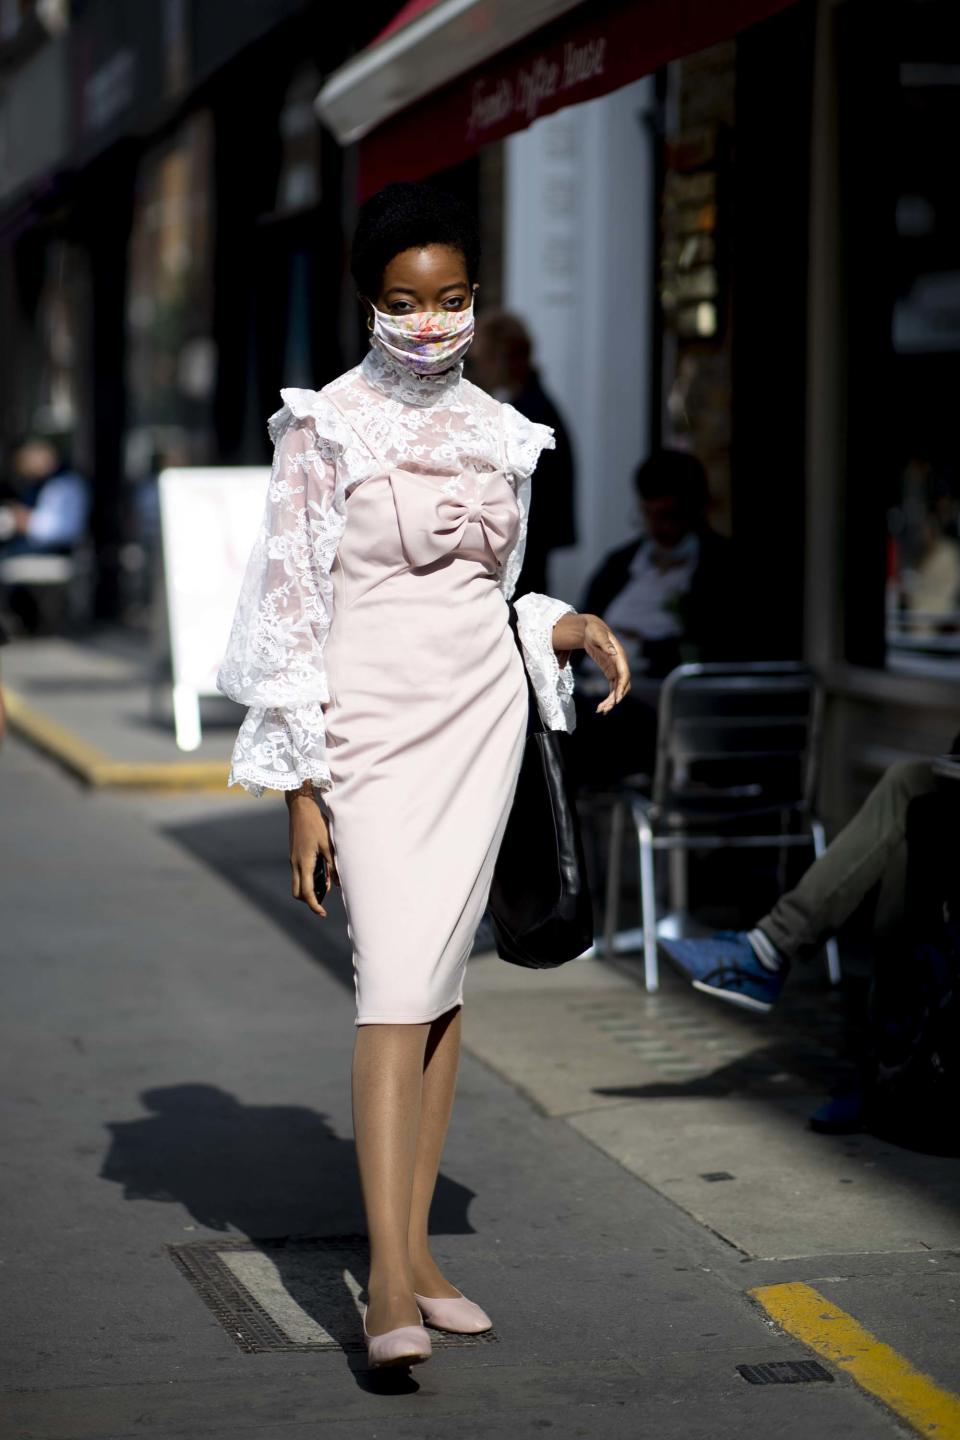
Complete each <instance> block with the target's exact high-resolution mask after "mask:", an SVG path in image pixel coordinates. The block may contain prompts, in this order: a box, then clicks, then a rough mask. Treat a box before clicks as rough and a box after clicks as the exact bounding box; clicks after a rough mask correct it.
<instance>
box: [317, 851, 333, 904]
mask: <svg viewBox="0 0 960 1440" xmlns="http://www.w3.org/2000/svg"><path fill="white" fill-rule="evenodd" d="M329 889H330V866H329V865H328V864H327V860H326V856H325V855H318V856H317V866H316V869H315V870H314V872H313V893H314V895H316V897H317V899H318V900H319V901H320V902H321V903H322V902H323V900H324V899H325V897H326V894H327V891H328V890H329Z"/></svg>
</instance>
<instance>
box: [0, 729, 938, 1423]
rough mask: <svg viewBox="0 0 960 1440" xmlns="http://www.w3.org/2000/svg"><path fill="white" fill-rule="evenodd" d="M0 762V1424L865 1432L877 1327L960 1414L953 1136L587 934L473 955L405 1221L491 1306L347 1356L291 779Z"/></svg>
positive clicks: (348, 1155) (809, 1048)
mask: <svg viewBox="0 0 960 1440" xmlns="http://www.w3.org/2000/svg"><path fill="white" fill-rule="evenodd" d="M0 791H2V802H3V804H4V807H5V813H6V814H7V815H13V816H16V817H17V819H16V827H17V828H16V844H15V845H12V846H9V847H8V850H9V853H8V857H7V863H6V864H5V866H4V867H3V870H2V871H0V904H2V906H3V913H4V916H5V920H6V924H5V930H6V934H5V945H4V950H5V964H4V966H3V967H2V969H0V984H2V987H3V988H2V994H0V1046H2V1051H3V1054H4V1057H5V1060H6V1064H7V1072H8V1073H7V1077H6V1084H5V1086H4V1093H5V1096H6V1099H5V1101H4V1105H3V1112H2V1113H3V1122H2V1138H3V1145H4V1155H5V1161H6V1167H5V1168H6V1174H7V1177H8V1178H7V1189H8V1195H9V1200H10V1203H9V1204H8V1207H7V1211H8V1215H7V1221H6V1224H5V1226H4V1248H5V1252H6V1254H5V1266H4V1269H5V1295H6V1306H7V1312H8V1322H7V1336H8V1339H7V1343H6V1345H5V1347H4V1350H3V1352H2V1354H3V1358H2V1362H0V1365H2V1380H0V1384H2V1389H3V1395H2V1399H0V1440H127V1437H131V1440H132V1437H133V1436H138V1437H143V1436H146V1437H150V1440H175V1437H176V1440H201V1437H202V1440H228V1437H229V1440H236V1437H238V1436H250V1437H251V1440H307V1437H311V1440H312V1437H314V1436H316V1435H317V1434H318V1433H321V1432H322V1433H323V1435H324V1436H325V1437H326V1436H329V1437H331V1440H340V1437H343V1440H346V1437H363V1440H367V1437H370V1440H373V1437H374V1436H381V1435H384V1436H390V1437H391V1440H393V1437H399V1440H404V1437H411V1440H413V1437H417V1440H421V1437H425V1440H433V1437H437V1440H439V1437H440V1436H444V1437H447V1436H449V1435H450V1434H451V1433H456V1434H458V1435H460V1436H463V1437H464V1440H475V1437H477V1440H488V1437H490V1440H499V1437H501V1436H502V1437H507V1436H509V1437H511V1440H513V1437H518V1440H525V1437H532V1436H533V1435H542V1434H543V1433H545V1432H549V1433H552V1434H554V1435H556V1436H557V1437H558V1440H572V1437H575V1436H585V1437H593V1436H595V1435H596V1436H599V1435H603V1436H607V1437H613V1440H618V1437H623V1440H635V1437H636V1436H638V1435H650V1436H655V1437H657V1440H681V1437H683V1440H688V1437H693V1440H742V1437H743V1436H745V1435H748V1434H755V1433H756V1434H763V1435H767V1434H774V1433H775V1434H777V1435H778V1437H779V1440H810V1437H811V1436H814V1435H818V1436H819V1435H822V1436H825V1437H828V1440H833V1437H839V1436H841V1435H843V1436H844V1437H850V1440H875V1437H876V1440H881V1437H893V1436H895V1435H897V1434H902V1433H904V1430H903V1428H902V1425H901V1421H900V1420H899V1419H895V1418H894V1415H893V1413H891V1411H890V1410H888V1409H885V1408H881V1406H880V1405H879V1404H878V1403H877V1400H876V1399H875V1398H872V1396H871V1394H868V1393H867V1391H866V1390H862V1389H860V1388H858V1385H857V1384H856V1383H854V1380H853V1379H852V1378H851V1374H850V1373H849V1372H850V1368H851V1366H857V1365H859V1366H860V1370H859V1371H858V1372H857V1373H858V1375H859V1380H860V1383H861V1384H863V1385H866V1386H867V1390H869V1389H870V1385H869V1383H868V1382H869V1380H870V1375H871V1373H873V1372H871V1371H870V1365H871V1363H872V1364H874V1369H875V1370H876V1367H877V1366H878V1365H879V1366H880V1370H881V1372H882V1376H887V1377H888V1381H889V1384H888V1390H889V1387H890V1386H892V1391H889V1393H887V1394H886V1397H885V1398H886V1400H887V1403H888V1404H891V1405H893V1406H894V1409H896V1408H897V1406H899V1407H900V1409H899V1411H898V1412H897V1413H899V1414H900V1415H904V1414H905V1413H907V1412H908V1410H909V1405H910V1404H914V1405H915V1406H916V1405H920V1406H921V1408H920V1410H919V1411H917V1410H914V1411H913V1412H909V1413H911V1414H912V1415H913V1421H912V1423H913V1424H914V1428H915V1430H917V1431H918V1433H925V1434H929V1435H935V1436H936V1437H937V1440H955V1437H957V1436H958V1435H960V1408H958V1407H960V1402H958V1401H957V1400H956V1398H955V1395H951V1394H950V1393H948V1392H949V1391H953V1392H956V1391H957V1390H958V1389H960V1354H958V1351H957V1347H956V1344H955V1339H954V1337H955V1333H956V1314H955V1311H956V1294H957V1291H956V1284H957V1272H958V1270H960V1260H958V1257H957V1255H956V1253H955V1251H956V1248H957V1246H958V1242H960V1224H958V1221H957V1204H956V1202H957V1198H958V1190H957V1176H956V1168H957V1167H956V1162H949V1161H929V1163H927V1162H928V1160H929V1157H915V1156H909V1157H907V1156H904V1155H903V1154H902V1153H901V1152H897V1153H896V1154H892V1152H891V1147H882V1146H879V1145H875V1144H873V1143H872V1142H869V1141H867V1140H862V1141H861V1139H860V1138H859V1137H858V1138H857V1139H856V1140H855V1141H850V1142H845V1141H829V1140H819V1139H817V1137H811V1136H807V1135H806V1134H805V1132H804V1130H803V1127H802V1115H803V1113H804V1112H805V1108H806V1107H807V1105H808V1104H809V1102H810V1100H811V1099H812V1098H813V1092H814V1090H815V1088H816V1085H817V1084H819V1083H822V1078H823V1076H822V1072H821V1071H820V1070H819V1069H818V1066H819V1063H820V1060H819V1059H816V1060H815V1059H814V1058H813V1057H815V1056H817V1055H818V1054H819V1052H818V1050H817V1049H816V1047H815V1046H813V1045H812V1043H811V1042H810V1040H809V1038H808V1037H807V1036H805V1035H803V1034H801V1037H800V1043H799V1045H798V1043H797V1041H796V1039H794V1040H793V1041H790V1042H789V1043H788V1041H787V1039H786V1038H781V1037H780V1036H779V1034H778V1035H777V1036H776V1038H771V1032H769V1031H764V1030H762V1029H761V1028H756V1029H754V1028H750V1029H749V1033H747V1032H744V1031H742V1030H741V1027H740V1026H739V1017H733V1019H731V1017H729V1016H728V1015H727V1014H726V1012H720V1014H718V1013H717V1012H716V1010H711V1009H708V1008H706V1006H705V1002H701V1001H700V1000H698V999H697V1000H695V999H693V998H692V997H691V995H690V994H689V993H688V992H687V991H685V990H684V989H683V988H682V987H680V986H679V985H676V984H672V983H671V984H669V985H668V986H665V989H664V992H663V993H662V995H660V996H658V997H653V998H650V997H647V996H646V995H645V994H644V993H643V992H642V991H641V990H639V989H638V988H637V986H636V985H635V984H634V982H633V980H632V979H631V978H630V977H629V976H628V975H625V974H623V973H620V972H618V971H615V970H611V969H608V968H607V967H605V966H603V965H601V964H599V963H591V962H585V963H584V962H581V963H576V964H574V965H571V966H568V967H566V968H565V969H563V970H561V971H558V972H556V974H553V975H534V974H526V973H524V972H521V971H519V970H516V969H514V967H510V966H506V965H503V964H502V962H499V961H497V960H495V959H493V958H479V959H477V960H474V961H473V962H471V966H470V973H469V975H468V981H467V1005H466V1010H465V1031H466V1041H467V1046H468V1053H467V1055H466V1056H465V1059H464V1064H463V1070H462V1077H461V1085H460V1095H459V1101H458V1108H457V1112H456V1115H455V1119H454V1125H453V1128H452V1132H451V1137H450V1143H449V1146H448V1150H447V1154H446V1157H445V1161H444V1169H443V1178H442V1182H441V1186H440V1189H439V1192H438V1197H437V1204H436V1209H435V1221H436V1225H435V1228H436V1232H437V1252H438V1255H439V1258H440V1259H441V1263H443V1264H444V1265H445V1266H446V1267H447V1269H448V1271H449V1273H450V1274H451V1275H452V1276H453V1277H454V1278H455V1280H456V1281H457V1283H458V1284H460V1285H461V1286H462V1287H463V1289H464V1290H465V1291H466V1293H468V1294H475V1295H476V1297H477V1298H478V1299H479V1300H481V1301H482V1303H484V1304H485V1305H486V1306H487V1307H488V1308H489V1309H490V1310H491V1312H492V1313H493V1315H494V1318H495V1322H496V1326H497V1329H496V1333H495V1336H494V1337H493V1338H489V1339H486V1340H484V1341H482V1342H479V1343H457V1344H453V1345H449V1344H448V1345H440V1344H438V1346H437V1349H436V1354H435V1356H434V1359H433V1360H432V1361H431V1362H430V1364H429V1365H427V1366H423V1367H420V1368H418V1370H416V1371H414V1372H412V1375H411V1377H410V1378H409V1380H402V1379H401V1380H399V1381H397V1380H394V1381H393V1382H386V1381H384V1380H382V1379H380V1378H379V1377H371V1376H370V1375H369V1373H368V1372H367V1371H366V1369H365V1357H364V1356H363V1354H362V1352H361V1351H359V1350H358V1349H357V1345H358V1341H359V1316H358V1314H357V1306H356V1300H357V1296H358V1294H359V1292H360V1290H361V1288H362V1285H363V1281H364V1255H363V1248H362V1242H358V1240H357V1238H356V1237H357V1235H358V1233H360V1232H361V1231H362V1213H361V1209H360V1205H359V1197H358V1193H357V1186H356V1180H355V1176H354V1170H353V1160H352V1151H351V1145H350V1134H351V1127H350V1114H349V1091H348V1075H349V1056H350V1049H351V1046H352V1041H353V1025H352V1021H353V997H352V987H351V977H350V964H349V950H348V946H347V943H346V936H345V933H344V929H343V923H342V917H338V918H334V919H331V922H330V923H329V925H328V926H322V925H318V923H317V922H316V920H315V919H314V917H311V916H310V915H309V914H308V913H307V912H306V911H304V910H303V909H302V907H299V906H295V905H294V904H293V903H292V902H289V901H287V898H286V896H287V889H288V881H287V876H286V873H285V871H286V862H285V858H284V855H285V851H284V844H285V818H286V817H285V812H284V807H283V805H282V802H280V801H279V800H272V799H264V800H263V801H261V802H259V803H258V804H256V805H255V804H253V803H251V804H249V805H246V806H237V805H236V804H235V803H234V800H233V798H232V797H231V796H227V795H224V794H220V795H214V794H186V795H184V794H171V795H155V796H149V795H143V794H137V795H133V794H124V793H122V792H111V791H93V792H91V791H85V790H82V789H80V788H79V787H78V786H77V785H76V784H75V783H74V782H73V781H72V780H70V779H68V778H67V777H66V776H64V775H62V774H59V773H57V771H56V770H54V769H52V768H51V767H50V766H49V765H48V764H47V763H46V762H44V761H43V760H41V759H40V758H39V757H38V756H37V755H36V754H34V753H31V751H29V750H28V749H26V748H24V747H23V746H21V745H20V744H19V743H18V742H17V741H16V740H14V741H13V743H12V744H10V745H9V746H8V747H6V748H5V750H4V752H3V753H2V756H0ZM817 994H818V995H819V992H817ZM798 1003H800V1002H798ZM804 1003H806V1002H804ZM731 1026H732V1028H731ZM745 1036H746V1037H747V1038H746V1039H745V1038H744V1037H745ZM737 1046H738V1047H739V1051H738V1053H739V1055H740V1057H741V1061H742V1063H740V1064H738V1062H737V1058H736V1055H734V1053H733V1052H734V1049H735V1048H736V1047H737ZM791 1047H792V1048H791ZM773 1051H776V1068H774V1069H773V1070H772V1073H771V1072H770V1065H769V1064H768V1063H767V1062H769V1061H770V1057H771V1053H772V1052H773ZM804 1054H806V1055H807V1057H808V1058H807V1060H806V1062H802V1056H803V1055H804ZM750 1055H752V1056H753V1057H754V1061H755V1067H756V1068H755V1071H754V1072H753V1073H752V1077H751V1070H750V1064H749V1063H748V1061H747V1058H746V1057H749V1056H750ZM798 1057H801V1058H798ZM761 1060H762V1061H763V1063H761ZM803 1063H806V1065H807V1066H808V1069H807V1071H806V1078H805V1072H804V1071H803V1068H802V1064H803ZM796 1067H799V1068H796ZM781 1074H785V1075H788V1076H789V1077H790V1078H789V1079H788V1080H787V1081H784V1080H780V1079H777V1076H778V1075H781ZM705 1077H706V1079H705ZM710 1077H712V1086H711V1083H708V1082H709V1081H710ZM780 1087H782V1089H783V1092H784V1093H783V1098H781V1089H780ZM847 1182H851V1183H847ZM798 1192H799V1193H798ZM818 1206H819V1207H820V1212H819V1213H822V1215H823V1216H824V1223H823V1225H822V1226H820V1227H818V1225H817V1220H816V1217H817V1214H818ZM911 1215H912V1216H913V1217H914V1219H913V1221H911V1219H910V1217H911ZM858 1217H859V1219H858ZM811 1296H813V1297H814V1299H813V1301H812V1302H811V1301H810V1297H811ZM804 1297H806V1301H805V1303H806V1307H807V1308H806V1310H804V1305H803V1303H801V1302H804ZM811 1303H812V1305H813V1318H812V1319H811V1314H810V1304H811ZM836 1307H840V1308H839V1309H837V1308H836ZM835 1311H836V1313H834V1312H835ZM773 1315H775V1316H776V1317H777V1320H778V1323H777V1324H774V1322H773V1320H772V1319H771V1318H770V1317H771V1316H773ZM837 1315H840V1316H841V1317H845V1318H841V1319H840V1320H839V1321H838V1320H837V1318H836V1317H837ZM824 1316H826V1317H827V1319H828V1320H829V1321H830V1323H831V1324H833V1325H834V1326H835V1327H837V1326H839V1329H835V1332H834V1333H836V1334H839V1335H841V1336H842V1337H843V1340H844V1346H843V1347H841V1348H839V1349H838V1347H837V1346H836V1344H834V1346H833V1350H831V1349H830V1345H831V1343H832V1342H831V1339H830V1335H829V1334H827V1333H826V1331H828V1330H829V1325H827V1323H826V1321H825V1320H824ZM848 1322H849V1324H852V1325H854V1327H855V1328H856V1326H857V1324H859V1325H860V1326H863V1327H866V1331H869V1332H872V1333H871V1334H867V1335H866V1338H865V1339H860V1340H857V1341H855V1342H851V1341H850V1340H849V1339H848V1338H847V1337H848V1330H847V1329H846V1328H845V1326H846V1325H847V1323H848ZM818 1327H819V1328H818ZM864 1333H865V1332H864V1331H863V1330H858V1331H857V1335H858V1336H861V1337H862V1336H863V1335H864ZM884 1344H886V1345H888V1346H892V1347H894V1350H891V1351H889V1352H887V1351H885V1350H883V1348H882V1347H883V1345H884ZM895 1352H896V1353H895ZM889 1355H892V1356H893V1357H894V1358H893V1360H889V1358H888V1356H889ZM878 1356H880V1360H882V1364H881V1363H880V1360H878V1358H877V1357H878ZM818 1357H819V1358H820V1362H821V1364H822V1365H823V1366H824V1372H822V1377H821V1378H820V1380H819V1381H817V1380H812V1381H809V1383H797V1384H751V1383H748V1382H747V1380H746V1379H745V1378H744V1377H743V1376H742V1374H741V1373H739V1372H738V1369H737V1367H738V1366H767V1365H770V1364H773V1365H777V1364H780V1363H785V1362H799V1363H802V1364H806V1362H809V1361H811V1360H817V1359H818ZM858 1357H859V1358H858ZM906 1362H912V1363H913V1365H915V1366H916V1367H919V1369H920V1370H922V1371H924V1372H927V1373H928V1374H929V1376H931V1377H933V1378H932V1380H925V1379H924V1378H923V1377H922V1376H921V1377H919V1378H917V1379H913V1378H911V1374H912V1372H908V1371H903V1370H901V1369H900V1368H898V1367H900V1366H902V1365H903V1364H904V1363H906ZM864 1367H865V1368H864ZM762 1373H763V1374H766V1375H770V1374H776V1373H777V1372H770V1371H766V1372H762ZM802 1373H803V1374H804V1375H805V1376H807V1374H808V1372H807V1371H806V1370H804V1371H803V1372H802ZM881 1378H882V1377H881ZM874 1380H875V1383H877V1384H879V1383H881V1382H879V1381H876V1377H875V1376H874ZM830 1381H832V1383H828V1382H830ZM943 1387H946V1388H943ZM877 1393H878V1392H877V1390H876V1389H874V1390H873V1396H876V1394H877ZM918 1396H919V1397H920V1398H919V1399H918V1398H917V1397H918ZM924 1406H925V1407H926V1408H923V1407H924ZM905 1407H906V1408H905Z"/></svg>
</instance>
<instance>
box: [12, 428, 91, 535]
mask: <svg viewBox="0 0 960 1440" xmlns="http://www.w3.org/2000/svg"><path fill="white" fill-rule="evenodd" d="M89 508H90V501H89V495H88V492H87V485H86V481H85V480H84V479H83V477H82V476H81V475H79V474H77V472H76V471H75V470H72V469H70V468H69V467H68V466H67V465H66V464H65V462H64V460H63V457H62V455H61V454H60V451H59V450H58V449H57V447H56V445H54V443H53V441H51V440H48V439H46V438H45V437H43V436H40V435H30V436H28V437H27V438H26V439H25V440H22V441H21V442H20V444H19V445H17V447H16V449H15V450H14V452H13V465H12V473H11V478H10V482H9V483H8V484H6V485H4V486H3V488H2V490H0V560H7V559H9V558H10V557H11V556H14V555H69V554H70V553H71V551H72V550H73V549H74V548H75V547H76V545H77V544H78V542H79V541H80V540H81V539H82V538H83V534H84V531H85V530H86V526H87V516H88V513H89Z"/></svg>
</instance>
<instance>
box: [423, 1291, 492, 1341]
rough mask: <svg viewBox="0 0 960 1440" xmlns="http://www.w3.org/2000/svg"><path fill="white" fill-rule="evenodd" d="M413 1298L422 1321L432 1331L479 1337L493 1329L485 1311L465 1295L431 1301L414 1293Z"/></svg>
mask: <svg viewBox="0 0 960 1440" xmlns="http://www.w3.org/2000/svg"><path fill="white" fill-rule="evenodd" d="M413 1298H414V1300H416V1302H417V1304H418V1305H419V1306H420V1312H421V1314H422V1315H423V1318H424V1320H425V1321H426V1323H427V1324H428V1325H432V1326H433V1328H434V1330H451V1331H453V1333H454V1334H455V1335H479V1334H480V1333H481V1331H483V1330H492V1329H493V1321H492V1320H491V1319H490V1316H489V1315H488V1314H487V1313H486V1311H485V1310H481V1309H480V1306H479V1305H475V1304H474V1302H473V1301H472V1300H468V1299H467V1297H466V1296H465V1295H452V1296H450V1297H449V1298H448V1299H438V1300H431V1299H429V1297H428V1296H426V1295H417V1294H416V1293H414V1297H413Z"/></svg>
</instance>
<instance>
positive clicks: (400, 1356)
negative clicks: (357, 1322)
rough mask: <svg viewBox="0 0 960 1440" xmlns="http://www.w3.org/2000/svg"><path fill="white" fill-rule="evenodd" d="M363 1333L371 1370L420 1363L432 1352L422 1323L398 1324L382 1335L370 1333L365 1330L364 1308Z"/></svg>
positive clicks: (365, 1313)
mask: <svg viewBox="0 0 960 1440" xmlns="http://www.w3.org/2000/svg"><path fill="white" fill-rule="evenodd" d="M421 1318H422V1317H421ZM363 1335H364V1339H365V1340H366V1342H367V1359H368V1360H369V1362H370V1368H371V1370H381V1369H383V1368H384V1367H385V1366H387V1365H420V1364H422V1362H423V1361H424V1360H429V1359H430V1356H431V1355H432V1353H433V1347H432V1346H431V1344H430V1336H429V1335H428V1334H427V1332H426V1330H424V1328H423V1326H422V1325H398V1326H397V1328H396V1329H395V1330H385V1331H384V1332H383V1334H382V1335H371V1334H370V1333H369V1331H368V1330H367V1312H366V1308H364V1312H363Z"/></svg>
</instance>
